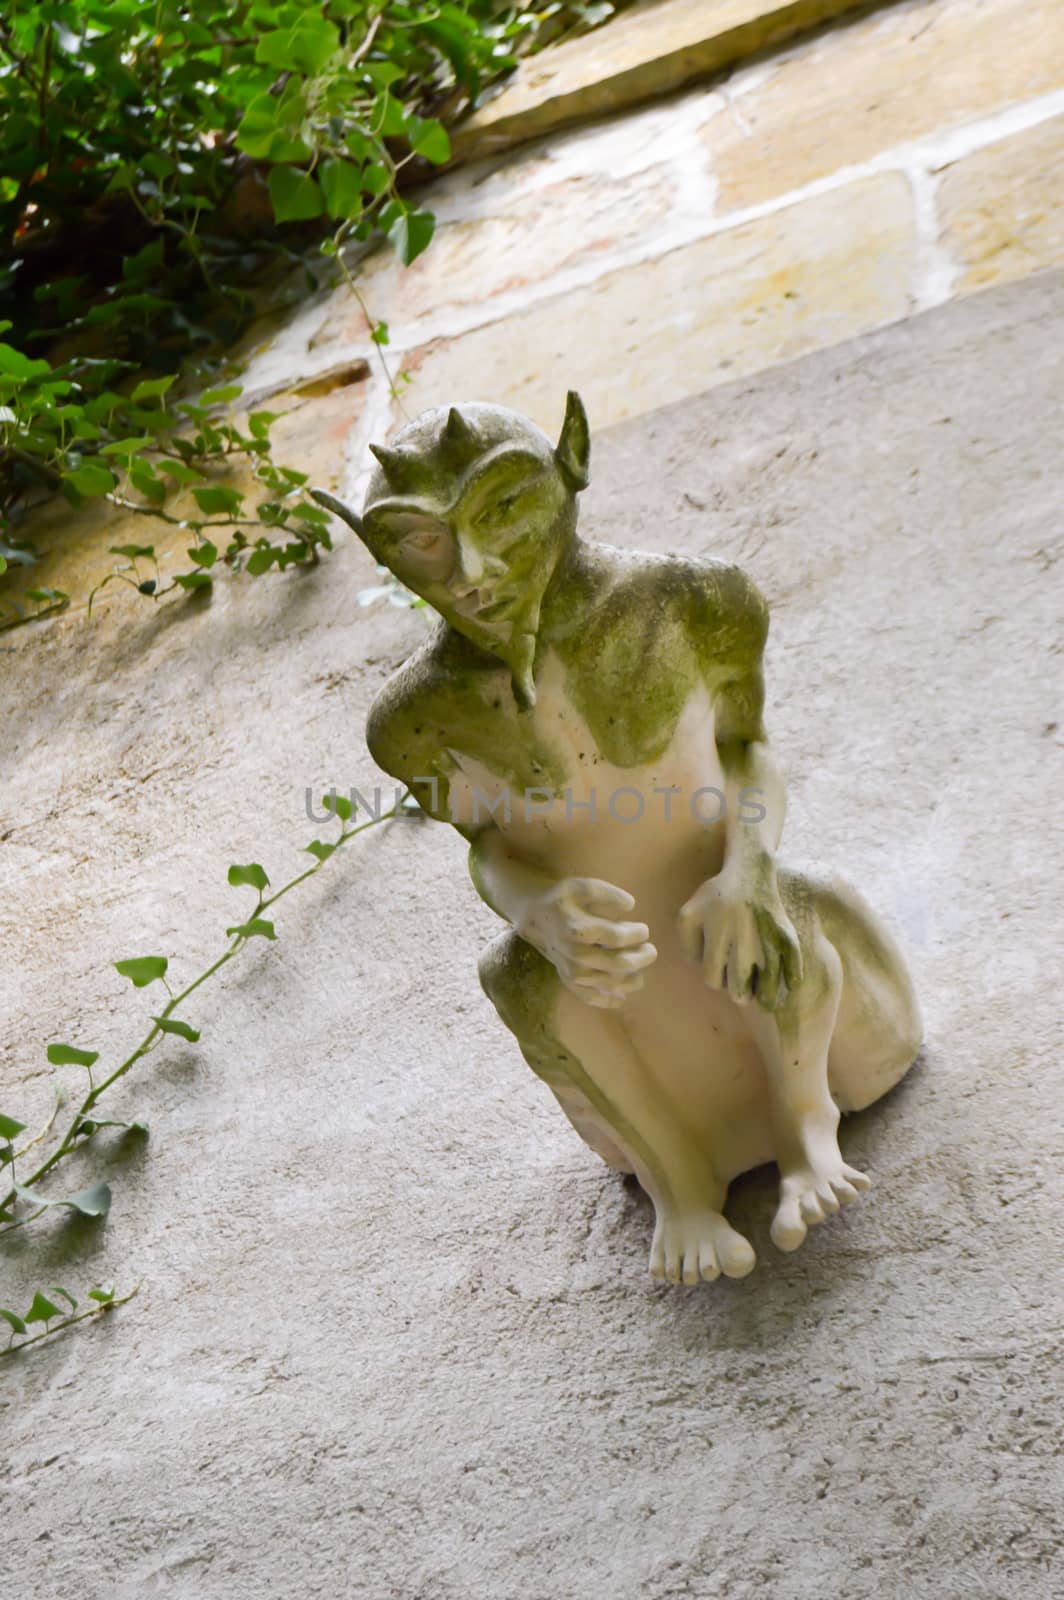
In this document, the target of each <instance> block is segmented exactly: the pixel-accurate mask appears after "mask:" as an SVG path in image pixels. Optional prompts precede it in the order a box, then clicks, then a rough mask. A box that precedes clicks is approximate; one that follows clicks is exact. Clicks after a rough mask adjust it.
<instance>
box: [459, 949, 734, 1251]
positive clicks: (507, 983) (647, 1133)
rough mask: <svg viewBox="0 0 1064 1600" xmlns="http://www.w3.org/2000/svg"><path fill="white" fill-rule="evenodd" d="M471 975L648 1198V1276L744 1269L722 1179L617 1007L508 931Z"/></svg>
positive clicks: (581, 1123)
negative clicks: (592, 996)
mask: <svg viewBox="0 0 1064 1600" xmlns="http://www.w3.org/2000/svg"><path fill="white" fill-rule="evenodd" d="M480 979H481V983H482V984H483V986H484V989H485V992H486V993H487V995H488V997H489V998H490V999H491V1001H492V1003H493V1004H494V1006H495V1008H496V1010H497V1011H498V1013H499V1016H500V1017H501V1018H502V1021H503V1022H504V1023H505V1024H506V1026H507V1027H508V1028H509V1029H510V1031H511V1033H513V1034H514V1036H515V1038H516V1039H517V1042H518V1044H519V1045H520V1047H521V1053H522V1055H523V1056H524V1058H525V1060H526V1061H527V1062H528V1064H529V1066H530V1067H531V1068H532V1070H533V1072H535V1073H536V1074H537V1075H538V1076H539V1077H541V1078H542V1079H543V1080H544V1081H545V1082H546V1083H547V1084H549V1085H550V1087H551V1089H553V1091H554V1093H555V1095H556V1097H557V1099H558V1101H559V1103H560V1104H561V1106H562V1109H563V1110H564V1111H565V1112H566V1115H567V1116H568V1117H569V1119H570V1121H571V1122H572V1123H573V1125H574V1127H575V1128H576V1130H577V1132H578V1133H579V1134H580V1135H581V1137H582V1138H583V1139H584V1140H585V1142H586V1143H588V1144H589V1145H590V1146H591V1148H592V1149H593V1150H595V1151H597V1153H598V1154H600V1155H602V1156H604V1157H605V1159H606V1160H607V1161H609V1162H610V1164H611V1165H614V1166H620V1167H621V1168H622V1170H626V1171H632V1172H634V1173H635V1174H636V1176H637V1177H638V1178H639V1181H640V1183H641V1184H642V1186H643V1188H644V1189H645V1190H646V1191H647V1193H648V1194H649V1195H650V1197H651V1199H652V1200H653V1202H654V1209H655V1214H656V1224H655V1229H654V1241H653V1244H652V1247H651V1255H650V1272H651V1275H652V1276H653V1277H656V1278H668V1279H669V1281H670V1282H672V1283H680V1282H682V1283H697V1282H698V1281H699V1279H700V1278H704V1279H707V1280H709V1279H712V1278H716V1277H718V1276H719V1275H720V1273H722V1272H723V1273H725V1274H726V1275H727V1276H729V1277H733V1278H741V1277H744V1276H745V1275H746V1273H748V1272H749V1271H750V1270H751V1269H752V1267H753V1266H754V1262H755V1256H754V1252H753V1250H752V1249H751V1247H750V1245H749V1244H748V1243H747V1241H746V1240H745V1239H744V1238H743V1237H742V1236H741V1234H738V1233H736V1231H735V1229H734V1228H733V1227H732V1226H731V1224H730V1223H729V1222H728V1221H727V1220H726V1219H725V1218H724V1216H723V1215H722V1214H721V1208H722V1206H723V1204H724V1198H725V1193H726V1189H727V1185H726V1183H725V1182H722V1181H721V1180H720V1179H719V1177H718V1176H717V1174H716V1173H715V1172H714V1171H713V1168H712V1163H711V1161H710V1158H709V1156H708V1154H707V1152H706V1151H705V1150H703V1149H701V1148H700V1147H699V1146H698V1144H697V1143H696V1141H695V1140H694V1138H693V1137H692V1134H691V1131H690V1127H689V1124H688V1123H687V1122H685V1120H684V1118H683V1116H682V1114H681V1112H680V1110H679V1109H677V1108H675V1107H674V1106H673V1105H672V1104H671V1103H670V1101H669V1099H668V1097H667V1095H666V1094H665V1093H664V1092H663V1089H662V1085H661V1084H660V1083H659V1082H657V1081H655V1079H654V1077H653V1075H652V1074H651V1073H650V1072H649V1070H648V1068H647V1066H646V1064H645V1063H644V1062H643V1061H642V1060H641V1059H640V1057H639V1055H638V1054H637V1052H636V1051H635V1050H634V1048H633V1046H632V1043H631V1040H630V1039H629V1037H628V1035H627V1033H626V1032H625V1029H624V1024H623V1021H622V1018H621V1017H620V1015H619V1014H618V1013H617V1012H613V1011H605V1010H599V1009H597V1008H595V1007H594V1006H589V1005H587V1004H585V1003H584V1002H583V1001H582V1000H580V999H578V998H577V997H576V996H575V995H573V994H571V993H570V992H569V991H568V990H567V989H566V988H565V987H564V985H563V984H562V983H561V981H560V979H559V978H558V975H557V973H556V972H555V970H554V968H553V967H552V966H551V965H550V963H549V962H548V961H547V960H545V959H544V957H543V956H541V955H540V954H539V953H538V952H537V951H536V950H533V948H532V947H531V945H528V944H526V943H525V941H524V940H523V939H520V938H518V937H517V935H516V934H513V933H507V934H504V935H503V936H502V937H501V938H500V939H497V940H496V941H495V943H494V944H493V945H492V946H491V947H490V948H489V949H488V950H487V952H486V953H485V955H484V957H483V959H482V960H481V963H480Z"/></svg>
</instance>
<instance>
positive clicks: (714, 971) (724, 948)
mask: <svg viewBox="0 0 1064 1600" xmlns="http://www.w3.org/2000/svg"><path fill="white" fill-rule="evenodd" d="M730 954H731V939H730V938H729V937H728V935H727V933H725V932H722V933H717V934H715V935H707V936H706V953H705V956H704V957H703V959H702V976H703V977H704V978H705V980H706V982H707V983H708V984H709V987H710V988H711V989H723V988H724V987H725V985H726V984H727V981H728V976H727V966H728V957H729V955H730Z"/></svg>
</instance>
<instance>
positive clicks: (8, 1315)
mask: <svg viewBox="0 0 1064 1600" xmlns="http://www.w3.org/2000/svg"><path fill="white" fill-rule="evenodd" d="M0 1317H3V1319H4V1321H5V1322H6V1323H7V1324H8V1326H9V1327H10V1329H11V1331H12V1333H25V1331H26V1324H25V1323H24V1322H23V1320H22V1318H21V1317H16V1315H15V1313H14V1312H13V1311H7V1310H6V1309H5V1308H4V1307H3V1306H0Z"/></svg>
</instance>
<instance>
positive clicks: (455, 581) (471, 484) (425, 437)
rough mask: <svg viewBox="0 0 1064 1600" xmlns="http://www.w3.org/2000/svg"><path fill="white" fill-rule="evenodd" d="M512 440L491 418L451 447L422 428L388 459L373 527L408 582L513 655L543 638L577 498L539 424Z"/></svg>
mask: <svg viewBox="0 0 1064 1600" xmlns="http://www.w3.org/2000/svg"><path fill="white" fill-rule="evenodd" d="M469 409H470V411H473V410H479V409H480V408H469ZM491 409H492V411H493V413H494V414H493V415H492V416H491V417H490V418H489V419H488V420H489V421H491V422H495V421H496V420H497V417H498V415H499V412H498V411H496V410H495V408H491ZM483 410H484V412H487V411H488V410H489V408H487V407H485V408H483ZM521 420H522V421H523V419H521ZM474 421H475V419H474ZM419 426H420V435H421V436H420V437H418V435H417V434H416V433H414V430H417V429H419ZM502 431H503V430H500V428H499V427H498V426H495V427H489V426H488V425H487V423H486V422H484V421H483V420H482V421H481V425H480V426H479V427H474V426H470V425H469V424H468V423H466V424H463V425H462V431H458V428H457V426H456V428H455V433H454V437H452V438H450V439H448V438H447V437H446V436H445V428H444V427H443V425H441V424H440V423H439V422H438V421H436V422H435V424H434V425H431V426H428V427H427V426H425V425H424V423H422V421H421V419H419V422H418V423H415V424H413V425H412V428H411V429H408V430H405V432H404V434H402V435H400V438H399V440H398V441H397V449H396V450H395V451H390V452H382V453H381V454H382V455H383V456H385V458H386V459H385V462H384V475H383V481H380V482H379V488H380V489H383V491H384V492H383V494H381V493H380V492H379V490H378V492H377V493H374V487H375V485H371V492H370V495H369V497H368V498H367V504H366V509H365V511H364V514H363V521H364V526H365V536H366V540H367V543H368V544H369V545H370V548H371V549H372V550H373V552H374V554H375V555H376V556H377V557H378V559H379V560H380V561H382V562H383V563H384V564H385V566H387V567H388V568H389V569H390V570H391V571H392V572H393V573H394V574H395V576H396V577H397V578H398V579H399V581H400V583H403V584H405V585H406V587H407V588H409V589H412V590H413V591H414V592H415V593H416V594H419V595H421V596H422V597H423V598H424V599H425V600H426V601H427V602H428V604H429V605H431V606H432V607H434V609H435V610H437V611H438V612H440V614H441V615H442V616H443V617H445V618H446V620H447V621H448V622H449V623H450V624H451V626H452V627H453V628H456V629H457V630H458V631H459V632H460V633H463V634H465V635H466V637H467V638H469V639H471V640H472V641H473V642H474V643H475V644H478V645H480V646H481V648H483V649H487V650H491V651H493V652H499V651H501V652H502V653H503V654H505V653H506V650H507V646H508V645H509V644H510V643H511V642H512V641H513V640H514V639H515V637H516V636H517V635H519V634H522V633H528V632H534V631H535V625H536V619H537V617H538V612H539V603H540V600H541V599H542V596H543V591H544V590H545V588H546V586H547V584H548V582H549V581H550V576H551V573H552V572H553V571H554V568H555V566H556V564H557V561H558V557H559V555H560V553H561V551H562V549H563V547H564V545H565V543H566V541H567V539H568V538H569V537H570V536H571V534H572V530H573V528H574V526H575V516H576V512H575V505H576V499H575V494H574V493H573V491H572V489H571V488H570V486H569V484H568V483H567V482H566V480H565V477H564V475H563V473H562V472H561V470H560V469H559V466H558V462H557V460H556V458H555V455H554V452H553V449H552V448H551V446H550V444H549V441H548V440H547V439H546V437H545V436H543V435H539V437H538V438H537V437H536V435H537V434H538V430H534V431H533V430H532V428H531V424H524V427H523V428H522V429H521V431H520V434H519V435H518V436H517V437H510V438H506V437H500V436H499V435H500V432H502ZM412 433H413V437H411V435H412ZM540 440H542V444H541V443H540ZM404 441H407V442H405V443H404ZM380 478H381V475H378V480H380Z"/></svg>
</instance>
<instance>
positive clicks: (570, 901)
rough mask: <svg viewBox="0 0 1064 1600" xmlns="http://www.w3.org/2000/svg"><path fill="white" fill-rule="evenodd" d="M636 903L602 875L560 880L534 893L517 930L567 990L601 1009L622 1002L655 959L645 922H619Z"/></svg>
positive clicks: (639, 985)
mask: <svg viewBox="0 0 1064 1600" xmlns="http://www.w3.org/2000/svg"><path fill="white" fill-rule="evenodd" d="M634 905H635V901H634V900H633V899H632V896H631V895H630V894H628V893H627V892H626V891H625V890H624V889H618V888H617V887H616V886H615V885H614V884H612V883H605V882H604V881H603V880H602V879H601V878H562V879H560V880H559V881H558V882H557V883H555V884H552V885H551V887H550V888H549V889H547V890H545V891H544V892H543V893H542V894H540V895H537V896H536V897H535V899H534V900H533V901H532V902H531V904H530V905H529V907H528V909H527V911H526V913H525V915H524V916H523V918H522V920H521V922H520V924H518V926H517V932H518V933H519V934H520V935H521V937H522V939H527V940H528V942H529V944H530V945H533V946H534V947H535V948H536V949H537V950H538V951H539V952H540V954H541V955H544V956H546V958H547V960H548V961H549V962H550V963H551V965H552V966H553V967H555V968H556V969H557V972H558V976H559V977H560V978H561V980H562V982H563V983H564V984H565V986H566V988H567V989H571V990H572V992H573V993H574V994H575V995H578V996H579V997H580V999H581V1000H584V1001H586V1002H587V1004H588V1005H589V1006H600V1007H602V1008H603V1009H604V1010H608V1009H611V1008H615V1007H617V1006H621V1005H623V1004H624V1002H625V1000H626V999H627V997H628V996H629V995H630V994H632V993H634V991H635V990H636V989H640V988H642V986H643V972H644V969H645V968H646V967H649V966H650V964H651V962H653V961H655V960H656V959H657V954H658V952H657V951H656V950H655V948H654V946H653V945H652V944H651V943H650V942H649V941H650V929H649V928H648V927H647V925H646V923H645V922H620V921H619V920H618V918H619V917H620V916H621V915H622V914H623V913H624V912H626V911H631V910H632V909H633V907H634Z"/></svg>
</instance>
